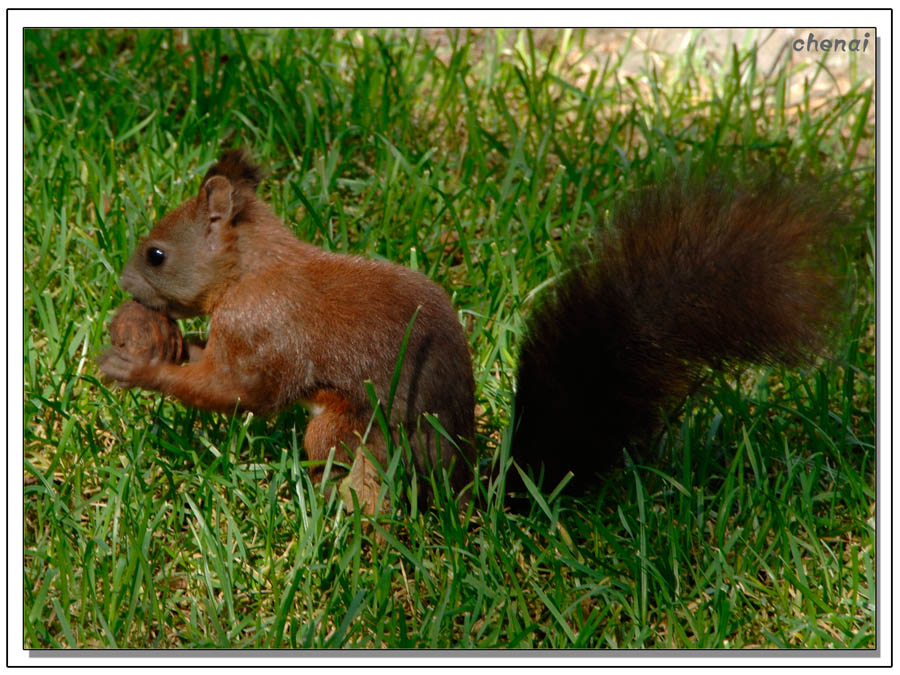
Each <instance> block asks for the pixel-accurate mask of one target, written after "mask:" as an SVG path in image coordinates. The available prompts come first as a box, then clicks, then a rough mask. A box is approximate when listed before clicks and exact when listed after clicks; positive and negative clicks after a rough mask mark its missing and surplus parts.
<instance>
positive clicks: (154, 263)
mask: <svg viewBox="0 0 900 675" xmlns="http://www.w3.org/2000/svg"><path fill="white" fill-rule="evenodd" d="M165 259H166V252H165V251H163V250H162V249H158V248H156V247H155V246H153V247H150V248H148V249H147V264H148V265H150V266H151V267H159V266H160V265H162V264H163V262H164V261H165Z"/></svg>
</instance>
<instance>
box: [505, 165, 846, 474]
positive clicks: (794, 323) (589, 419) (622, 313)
mask: <svg viewBox="0 0 900 675" xmlns="http://www.w3.org/2000/svg"><path fill="white" fill-rule="evenodd" d="M838 212H839V209H838V208H837V197H836V196H830V195H828V194H827V193H826V192H825V190H824V188H822V187H819V186H817V185H815V184H813V183H808V182H807V183H799V184H798V183H790V182H786V181H784V180H781V179H777V178H766V179H764V180H756V181H755V182H754V183H753V184H752V185H750V186H749V187H745V188H743V189H737V188H734V187H733V186H731V185H730V184H729V183H728V182H727V181H725V180H724V179H707V180H703V181H699V180H687V179H686V180H681V181H679V182H677V183H676V184H673V185H670V186H668V187H665V188H653V189H646V190H644V191H642V192H640V193H638V194H637V195H636V198H635V199H634V200H632V202H631V203H630V204H627V205H625V206H624V207H623V208H620V209H619V210H618V212H617V214H616V216H615V218H614V222H613V227H611V228H610V229H606V230H603V231H602V232H600V233H599V234H598V237H597V241H596V243H595V245H594V246H592V249H591V256H590V259H589V260H586V261H585V262H583V263H582V264H579V265H577V266H575V267H574V268H573V269H572V270H571V271H570V272H568V273H567V274H566V275H565V276H564V277H563V278H561V279H560V281H559V283H558V284H557V285H556V286H555V288H554V289H553V290H551V291H549V292H548V293H545V295H544V297H542V298H540V302H539V304H538V306H537V307H536V308H535V310H534V311H533V313H532V315H531V319H530V322H529V326H528V330H527V334H526V337H525V339H524V341H523V344H522V347H521V351H520V355H519V373H518V388H517V393H516V404H515V421H514V424H515V431H514V436H513V445H512V453H513V458H514V459H515V460H516V461H517V462H518V463H519V464H520V465H522V466H530V467H532V469H533V470H534V471H535V473H537V472H538V470H539V467H540V466H541V464H543V466H544V475H545V481H544V485H545V486H546V487H552V486H554V485H555V484H556V483H557V482H558V481H559V480H560V479H561V478H562V477H563V476H564V475H565V474H566V472H568V471H573V472H574V473H575V478H576V483H577V482H581V483H584V482H585V479H587V478H590V477H591V476H592V475H593V474H595V473H596V472H598V471H602V470H604V469H606V468H608V467H609V466H610V465H612V464H615V463H616V461H617V460H618V458H619V457H621V449H622V448H623V446H626V445H628V444H630V443H633V442H641V441H647V440H649V438H650V437H651V436H652V434H653V433H654V432H655V431H657V430H658V427H659V424H660V414H661V411H662V410H665V409H666V408H670V407H672V406H673V405H675V404H679V403H680V402H681V401H683V399H684V397H685V396H687V395H688V394H689V393H690V392H691V391H692V389H693V388H694V387H696V385H697V384H698V382H699V379H700V377H701V375H702V374H703V372H704V370H705V368H707V367H712V368H721V367H723V366H726V365H731V364H749V363H776V362H777V363H785V364H796V363H798V362H802V361H804V360H806V359H807V358H809V356H811V355H813V354H815V353H817V352H818V351H819V350H820V348H821V347H822V346H823V338H824V336H825V335H826V334H827V328H828V326H829V324H830V322H831V319H832V318H833V316H834V309H835V306H836V303H835V300H836V298H837V293H836V286H837V284H836V279H835V276H834V274H833V273H832V272H831V271H830V270H832V269H833V268H834V265H833V261H832V260H829V255H830V254H833V250H832V248H833V247H832V246H830V242H831V241H832V239H833V236H832V235H833V233H834V231H835V228H836V225H837V221H838Z"/></svg>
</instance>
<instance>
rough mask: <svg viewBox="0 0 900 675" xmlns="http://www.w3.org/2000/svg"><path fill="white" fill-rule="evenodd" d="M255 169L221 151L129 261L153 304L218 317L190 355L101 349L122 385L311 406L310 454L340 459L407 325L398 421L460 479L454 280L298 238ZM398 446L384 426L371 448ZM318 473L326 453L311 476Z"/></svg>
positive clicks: (461, 408) (459, 338)
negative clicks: (369, 388) (272, 205)
mask: <svg viewBox="0 0 900 675" xmlns="http://www.w3.org/2000/svg"><path fill="white" fill-rule="evenodd" d="M259 182H260V171H259V169H258V168H257V167H256V166H255V165H253V164H252V163H251V162H250V161H249V160H248V158H247V157H246V155H245V154H244V153H243V152H241V151H231V152H227V153H225V154H224V155H223V156H222V158H221V159H220V160H219V162H218V163H216V164H215V165H213V166H212V167H211V168H210V169H209V171H208V172H207V173H206V176H205V177H204V179H203V184H202V187H201V188H200V192H199V193H198V194H197V195H196V196H195V197H193V198H191V199H189V200H187V201H186V202H185V203H183V204H182V205H181V206H179V207H178V208H176V209H175V210H174V211H172V212H171V213H169V214H168V215H166V216H165V217H163V219H162V220H161V221H160V222H159V224H157V225H156V226H155V227H154V228H153V230H152V231H151V232H150V234H149V235H148V236H147V238H146V239H145V240H144V241H143V242H142V243H141V244H140V245H139V246H138V248H137V250H136V251H135V252H134V254H133V256H132V257H131V259H130V260H129V261H128V263H127V264H126V265H125V269H124V270H123V272H122V276H121V279H120V283H121V286H122V288H123V289H125V290H126V291H128V292H129V293H131V294H132V295H133V296H134V298H135V299H136V300H138V301H139V302H141V303H143V304H144V305H146V306H148V307H150V308H152V309H155V310H158V311H160V312H162V313H163V314H166V315H168V316H170V317H173V318H186V317H192V316H197V315H208V316H209V317H210V320H209V333H208V337H207V340H206V343H205V345H201V344H191V345H189V358H188V360H187V362H186V363H183V364H177V363H174V362H172V361H169V360H166V359H162V358H151V359H144V358H141V357H139V356H136V355H135V354H134V353H133V352H129V351H127V350H124V349H120V348H115V347H114V348H113V349H110V350H108V351H107V352H105V353H104V354H103V355H102V356H101V359H100V368H101V370H102V371H103V373H104V374H105V375H106V376H107V377H109V378H110V379H112V380H114V381H116V382H117V383H119V384H120V385H121V386H125V387H142V388H144V389H152V390H156V391H160V392H162V393H164V394H169V395H172V396H175V397H176V398H179V399H181V400H182V401H183V402H184V403H186V404H188V405H191V406H195V407H197V408H204V409H208V410H219V411H222V412H226V413H230V412H234V411H235V410H246V411H252V412H254V413H256V414H260V415H268V414H271V413H274V412H276V411H279V410H281V409H283V408H285V407H287V406H289V405H291V404H294V403H298V402H299V403H302V404H303V405H305V406H306V407H307V408H308V409H309V411H310V413H311V416H312V417H311V419H310V421H309V423H308V425H307V428H306V434H305V436H304V448H305V450H306V453H307V455H308V459H311V460H314V461H318V462H324V461H325V460H326V459H327V458H328V456H329V453H330V452H331V450H332V449H334V451H335V453H336V454H335V460H336V461H338V462H343V463H350V462H351V461H352V460H353V458H352V457H351V455H350V454H349V453H348V451H347V449H348V448H349V450H350V451H351V452H354V451H355V450H356V449H357V448H358V446H359V445H360V441H361V439H362V436H363V435H364V434H365V432H366V430H367V429H368V428H369V424H370V421H371V418H372V406H371V403H370V399H369V396H368V394H367V392H366V388H365V382H366V381H371V382H372V384H373V385H374V389H375V393H376V394H377V396H378V399H379V400H380V401H381V402H383V403H385V404H386V402H387V401H388V399H389V396H390V390H391V385H392V383H393V377H394V370H395V366H396V364H397V363H398V357H399V355H400V352H401V346H402V344H403V340H404V336H405V335H406V332H407V328H408V327H410V325H411V330H410V334H409V338H408V342H407V344H406V350H405V354H404V356H403V361H402V370H401V374H400V378H399V381H398V384H397V387H396V391H395V395H394V398H393V401H392V405H391V410H390V411H388V412H389V415H390V420H391V422H394V423H396V424H397V425H400V426H402V427H403V428H404V429H405V431H406V433H407V436H408V438H409V440H410V443H411V447H412V448H414V452H415V459H416V464H417V466H416V469H417V471H418V472H419V475H423V474H424V473H426V472H428V471H430V470H431V469H432V468H433V467H434V466H437V465H438V464H440V465H442V466H444V467H447V468H448V470H449V471H450V472H451V473H450V479H451V484H452V486H453V487H454V488H455V489H456V490H462V489H463V488H464V486H465V484H466V483H467V482H469V476H470V475H471V474H470V469H471V464H472V462H473V460H474V446H473V445H472V442H473V439H474V435H475V429H474V425H475V422H474V409H475V399H474V391H475V386H474V378H473V375H472V363H471V358H470V356H469V348H468V343H467V341H466V337H465V334H464V332H463V329H462V325H461V324H460V322H459V320H458V319H457V316H456V312H455V311H454V310H453V308H452V306H451V304H450V299H449V297H448V296H447V294H446V292H445V291H444V290H443V289H442V288H441V287H440V286H438V285H437V284H436V283H434V282H432V281H430V280H429V279H427V278H426V277H425V276H424V275H422V274H420V273H418V272H415V271H413V270H411V269H409V268H406V267H403V266H401V265H394V264H391V263H387V262H379V261H375V260H369V259H366V258H361V257H356V256H350V255H338V254H334V253H328V252H326V251H324V250H322V249H320V248H318V247H316V246H313V245H311V244H308V243H305V242H301V241H300V240H299V239H297V238H296V237H295V236H294V235H293V234H292V233H291V232H290V230H288V229H287V228H286V227H285V226H284V225H283V224H282V223H281V221H279V219H278V218H277V217H276V216H275V215H274V214H273V213H272V211H271V210H270V209H269V207H268V206H267V205H266V204H265V203H264V202H263V201H262V200H261V199H259V198H258V197H257V195H256V189H257V187H258V185H259ZM426 413H428V414H431V415H434V416H435V417H437V420H438V422H439V424H440V426H441V427H442V428H443V429H444V430H445V431H446V432H447V434H448V435H449V438H447V437H443V436H442V435H441V434H439V433H438V432H437V431H436V430H435V427H434V426H433V425H432V424H431V423H430V422H429V421H428V420H427V419H425V418H424V415H425V414H426ZM386 446H387V443H386V440H385V439H384V436H383V435H382V433H381V432H380V430H379V428H378V425H377V424H376V425H373V429H372V432H371V433H369V434H368V438H367V439H366V444H365V447H366V448H367V449H368V450H369V451H370V452H371V453H372V455H373V456H374V457H375V459H376V460H377V461H378V462H379V463H380V464H381V465H382V466H385V467H386V466H387V448H386ZM438 447H439V448H440V453H441V458H440V462H438V461H437V452H438ZM360 458H364V454H363V455H360ZM363 467H364V468H361V469H359V471H361V472H362V475H359V476H357V477H356V478H357V480H356V481H355V484H354V487H355V488H356V489H357V491H358V492H363V493H364V494H359V495H358V497H359V501H360V503H361V504H362V505H363V506H364V507H365V508H366V510H368V511H371V510H373V509H374V507H375V499H376V496H377V493H378V486H377V479H376V478H375V477H376V475H377V474H376V472H375V470H374V468H373V467H371V466H369V465H368V464H367V460H365V461H364V462H363ZM320 471H321V464H319V465H317V467H316V468H314V469H313V474H314V476H315V475H317V473H319V472H320ZM364 486H365V487H364Z"/></svg>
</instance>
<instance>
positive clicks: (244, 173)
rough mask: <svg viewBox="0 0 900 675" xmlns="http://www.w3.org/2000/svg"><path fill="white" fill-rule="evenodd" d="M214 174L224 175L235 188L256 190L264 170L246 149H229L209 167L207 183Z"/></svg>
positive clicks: (206, 177)
mask: <svg viewBox="0 0 900 675" xmlns="http://www.w3.org/2000/svg"><path fill="white" fill-rule="evenodd" d="M213 176H224V177H225V178H227V179H228V180H229V181H231V183H232V184H233V185H234V187H235V188H249V189H250V190H251V191H252V192H256V188H258V187H259V183H260V181H261V180H262V170H261V169H260V168H259V167H258V166H257V165H256V164H254V163H253V162H252V161H251V160H250V156H249V155H248V154H247V152H246V151H245V150H243V149H237V150H228V151H227V152H225V153H224V154H223V155H222V156H221V157H220V158H219V161H218V162H216V163H215V164H213V165H212V166H211V167H209V171H207V172H206V175H205V176H204V177H203V182H204V183H206V182H207V181H208V180H209V179H210V178H212V177H213Z"/></svg>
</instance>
